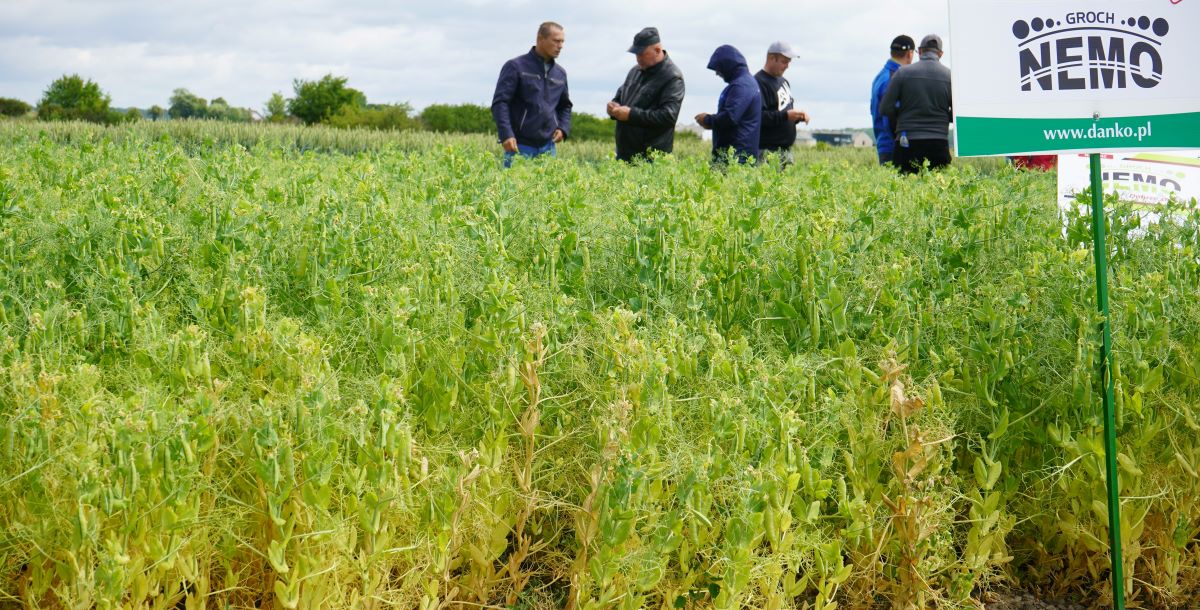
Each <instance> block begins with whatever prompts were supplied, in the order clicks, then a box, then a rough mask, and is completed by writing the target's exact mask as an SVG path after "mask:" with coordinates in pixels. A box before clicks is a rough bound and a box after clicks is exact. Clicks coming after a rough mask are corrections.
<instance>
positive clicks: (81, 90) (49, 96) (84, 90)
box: [37, 74, 119, 123]
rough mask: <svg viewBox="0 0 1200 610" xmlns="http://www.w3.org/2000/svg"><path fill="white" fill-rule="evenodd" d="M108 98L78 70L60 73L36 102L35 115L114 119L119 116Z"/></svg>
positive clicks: (57, 118)
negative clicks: (70, 72)
mask: <svg viewBox="0 0 1200 610" xmlns="http://www.w3.org/2000/svg"><path fill="white" fill-rule="evenodd" d="M111 102H112V99H111V98H110V97H109V96H108V94H106V93H104V92H103V91H101V90H100V85H98V84H96V83H95V82H92V81H91V80H86V79H84V78H83V77H81V76H79V75H78V74H72V75H70V76H66V75H63V77H62V78H59V79H58V80H56V81H54V82H53V83H50V86H49V87H47V88H46V92H45V93H44V94H43V95H42V99H41V101H40V102H38V106H37V115H38V118H39V119H42V120H44V121H92V122H94V123H114V122H116V121H117V120H119V117H118V116H115V115H116V113H113V112H112V111H111V109H110V108H109V104H110V103H111Z"/></svg>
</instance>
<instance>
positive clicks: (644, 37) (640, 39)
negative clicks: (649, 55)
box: [629, 27, 662, 55]
mask: <svg viewBox="0 0 1200 610" xmlns="http://www.w3.org/2000/svg"><path fill="white" fill-rule="evenodd" d="M660 42H662V39H660V38H659V37H658V28H655V27H649V28H642V31H640V32H638V33H637V34H636V35H635V36H634V37H633V46H631V47H629V52H630V53H633V54H635V55H636V54H638V53H641V52H642V51H644V50H646V47H648V46H650V45H652V44H658V43H660Z"/></svg>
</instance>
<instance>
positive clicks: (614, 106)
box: [607, 102, 621, 119]
mask: <svg viewBox="0 0 1200 610" xmlns="http://www.w3.org/2000/svg"><path fill="white" fill-rule="evenodd" d="M620 107H621V105H620V104H618V103H616V102H609V103H608V107H607V111H608V116H610V117H612V118H614V119H615V118H617V115H615V114H613V110H615V109H617V108H620Z"/></svg>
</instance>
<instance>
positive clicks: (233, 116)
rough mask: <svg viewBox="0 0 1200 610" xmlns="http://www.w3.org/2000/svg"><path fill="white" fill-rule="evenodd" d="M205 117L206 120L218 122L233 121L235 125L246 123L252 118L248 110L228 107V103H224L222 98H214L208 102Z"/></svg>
mask: <svg viewBox="0 0 1200 610" xmlns="http://www.w3.org/2000/svg"><path fill="white" fill-rule="evenodd" d="M205 116H206V118H210V119H216V120H218V121H234V122H237V123H248V122H250V120H251V118H252V117H251V114H250V109H249V108H238V107H237V106H230V105H229V102H226V101H225V98H223V97H218V98H215V99H213V101H211V102H209V104H208V110H207V112H206V113H205Z"/></svg>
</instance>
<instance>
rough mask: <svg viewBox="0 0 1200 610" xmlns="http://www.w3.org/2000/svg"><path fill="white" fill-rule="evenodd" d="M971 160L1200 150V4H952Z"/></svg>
mask: <svg viewBox="0 0 1200 610" xmlns="http://www.w3.org/2000/svg"><path fill="white" fill-rule="evenodd" d="M950 33H951V36H952V40H951V46H950V47H949V48H948V49H947V51H948V53H949V55H950V57H949V59H951V60H953V66H954V74H953V94H954V115H955V134H956V136H955V139H956V148H957V151H958V154H959V155H961V156H975V155H1000V154H1034V153H1045V152H1067V151H1078V152H1105V151H1124V150H1131V149H1141V150H1151V149H1159V150H1161V149H1177V148H1200V66H1198V65H1197V64H1198V62H1200V0H1125V1H1120V2H1117V1H1115V0H1073V1H1062V0H1049V1H1041V0H950Z"/></svg>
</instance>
